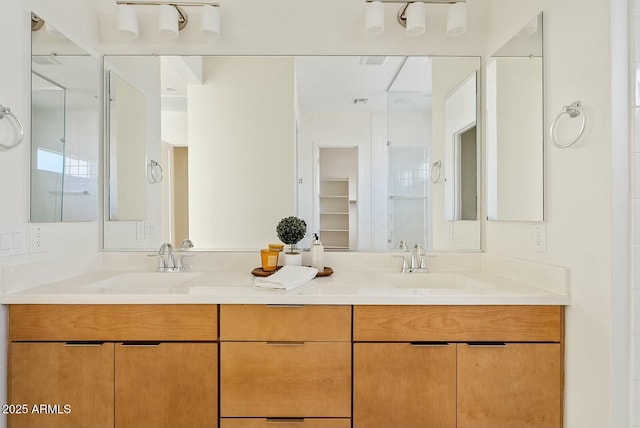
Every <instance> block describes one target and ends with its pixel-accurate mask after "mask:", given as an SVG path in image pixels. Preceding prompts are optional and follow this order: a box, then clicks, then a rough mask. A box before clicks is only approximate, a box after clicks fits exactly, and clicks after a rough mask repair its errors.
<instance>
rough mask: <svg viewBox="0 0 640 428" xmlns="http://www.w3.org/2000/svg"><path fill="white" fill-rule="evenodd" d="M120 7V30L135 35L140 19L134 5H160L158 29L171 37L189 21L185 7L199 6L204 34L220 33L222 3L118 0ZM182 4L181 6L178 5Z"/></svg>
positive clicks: (136, 34) (176, 35) (117, 3)
mask: <svg viewBox="0 0 640 428" xmlns="http://www.w3.org/2000/svg"><path fill="white" fill-rule="evenodd" d="M116 5H117V7H118V30H119V31H121V32H124V33H127V34H129V35H131V36H133V37H137V36H138V19H137V16H136V12H135V9H134V6H160V12H159V17H158V30H159V31H160V33H162V34H165V35H167V36H169V37H172V38H176V37H178V34H179V32H180V30H182V29H184V28H185V27H186V26H187V23H188V22H189V18H188V16H187V13H186V12H185V11H184V10H183V9H182V8H183V7H190V6H197V7H201V9H202V26H201V30H202V32H203V33H204V34H213V35H216V36H218V35H220V4H218V3H213V2H210V1H190V2H168V1H144V0H116ZM178 6H180V7H178Z"/></svg>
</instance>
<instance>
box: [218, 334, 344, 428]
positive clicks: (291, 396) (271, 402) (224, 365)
mask: <svg viewBox="0 0 640 428" xmlns="http://www.w3.org/2000/svg"><path fill="white" fill-rule="evenodd" d="M220 347H221V348H220V360H221V361H220V413H221V416H222V417H268V418H270V417H274V418H303V417H309V418H311V417H319V418H322V417H336V418H339V417H347V418H348V417H350V416H351V343H349V342H306V343H304V342H300V343H296V342H275V343H273V342H271V343H261V342H222V343H221V344H220Z"/></svg>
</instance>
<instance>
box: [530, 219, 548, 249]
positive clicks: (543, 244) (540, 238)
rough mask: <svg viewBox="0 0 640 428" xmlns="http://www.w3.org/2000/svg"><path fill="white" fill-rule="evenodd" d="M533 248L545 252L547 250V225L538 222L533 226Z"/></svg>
mask: <svg viewBox="0 0 640 428" xmlns="http://www.w3.org/2000/svg"><path fill="white" fill-rule="evenodd" d="M533 249H534V250H535V251H538V252H541V253H544V252H546V251H547V225H546V224H536V225H535V226H533Z"/></svg>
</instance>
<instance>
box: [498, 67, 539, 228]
mask: <svg viewBox="0 0 640 428" xmlns="http://www.w3.org/2000/svg"><path fill="white" fill-rule="evenodd" d="M487 70H488V72H487V80H486V82H487V85H486V90H487V97H486V99H487V108H486V112H487V121H488V123H487V130H491V131H492V132H491V133H489V132H487V134H486V135H487V138H486V142H487V154H488V156H491V158H489V159H488V160H487V163H488V164H490V163H492V162H494V167H495V171H494V168H492V167H489V168H488V171H489V174H495V177H492V178H493V179H492V180H489V183H492V184H493V186H491V185H490V186H489V187H488V189H487V191H488V192H491V193H494V195H488V200H489V201H491V202H493V204H492V203H491V202H490V204H489V206H488V213H489V218H490V219H492V220H512V221H513V220H515V221H522V220H530V221H535V220H538V221H541V220H542V218H543V208H544V204H543V200H544V196H543V194H544V191H543V190H544V189H543V187H544V167H543V165H544V157H543V145H542V144H541V143H540V142H541V141H543V139H544V137H543V129H542V126H541V125H540V124H541V123H542V112H543V108H542V79H541V76H542V58H540V57H532V58H528V57H498V58H492V59H491V60H489V64H488V65H487ZM489 100H491V102H489ZM489 104H491V105H489ZM489 154H491V155H489ZM494 156H495V159H492V158H493V157H494Z"/></svg>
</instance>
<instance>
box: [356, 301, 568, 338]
mask: <svg viewBox="0 0 640 428" xmlns="http://www.w3.org/2000/svg"><path fill="white" fill-rule="evenodd" d="M563 323H564V318H563V310H562V307H561V306H355V307H354V309H353V338H354V340H355V341H396V342H397V341H406V342H414V341H449V342H464V341H469V342H491V341H495V342H510V341H511V342H559V341H560V340H561V338H562V331H563Z"/></svg>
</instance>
